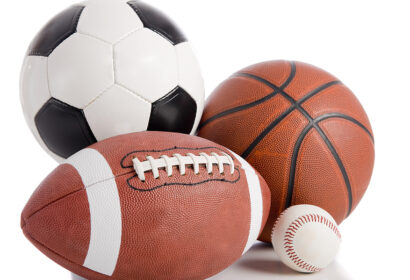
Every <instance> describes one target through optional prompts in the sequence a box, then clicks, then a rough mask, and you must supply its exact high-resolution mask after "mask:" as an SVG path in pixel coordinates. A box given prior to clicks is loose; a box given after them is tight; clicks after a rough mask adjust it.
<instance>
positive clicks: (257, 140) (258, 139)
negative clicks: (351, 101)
mask: <svg viewBox="0 0 410 280" xmlns="http://www.w3.org/2000/svg"><path fill="white" fill-rule="evenodd" d="M340 83H341V82H340V81H332V82H329V83H326V84H324V85H322V86H320V87H318V88H316V89H314V90H312V91H311V92H309V93H308V94H306V95H305V96H304V97H302V98H301V99H300V100H299V101H297V102H295V103H293V104H292V106H290V107H289V108H288V109H287V110H286V111H285V112H283V113H282V114H281V115H280V116H279V117H277V118H276V119H275V120H274V121H273V122H272V123H271V124H270V125H269V126H268V127H266V128H265V129H264V130H263V131H262V132H261V133H260V134H259V135H258V137H256V138H255V140H254V141H253V142H252V143H251V144H250V145H249V147H248V148H247V149H246V150H245V151H244V152H243V153H242V157H243V158H247V157H248V156H249V155H250V154H251V153H252V151H253V149H255V147H256V146H257V145H258V144H259V143H260V142H261V141H262V140H263V139H264V138H265V137H266V135H268V134H269V132H270V131H271V130H272V129H274V128H275V127H276V126H277V125H278V124H279V123H280V122H281V121H282V120H283V119H284V118H286V117H287V116H288V115H289V114H290V113H292V112H293V111H294V110H295V109H296V108H298V109H300V108H301V107H300V105H301V104H303V103H304V102H306V101H307V100H309V99H310V98H312V97H313V96H315V95H317V94H319V93H320V92H322V91H323V90H325V89H327V88H329V87H331V86H334V85H337V84H340ZM310 119H311V118H310Z"/></svg>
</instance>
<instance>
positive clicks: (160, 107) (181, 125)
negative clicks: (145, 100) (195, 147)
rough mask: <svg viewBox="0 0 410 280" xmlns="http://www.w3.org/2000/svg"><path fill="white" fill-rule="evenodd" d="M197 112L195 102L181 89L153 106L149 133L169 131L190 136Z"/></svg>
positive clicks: (177, 88)
mask: <svg viewBox="0 0 410 280" xmlns="http://www.w3.org/2000/svg"><path fill="white" fill-rule="evenodd" d="M196 112H197V105H196V102H195V100H194V99H193V98H192V97H191V96H190V95H189V94H188V93H187V92H186V91H185V90H184V89H183V88H181V87H176V88H175V89H174V90H173V91H171V92H170V93H169V94H167V95H166V96H164V97H163V98H161V99H159V100H157V101H156V102H154V103H153V104H152V110H151V116H150V120H149V124H148V130H149V131H169V132H180V133H185V134H189V133H191V130H192V128H193V126H194V122H195V117H196Z"/></svg>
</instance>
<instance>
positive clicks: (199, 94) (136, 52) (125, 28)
mask: <svg viewBox="0 0 410 280" xmlns="http://www.w3.org/2000/svg"><path fill="white" fill-rule="evenodd" d="M131 2H132V3H131ZM131 2H130V3H131V4H128V1H126V0H118V1H117V0H116V1H113V0H101V1H100V0H89V1H85V2H83V3H82V4H81V5H76V6H72V7H70V8H68V9H66V10H65V11H63V12H62V13H60V14H59V15H57V16H56V17H55V18H53V19H52V20H51V21H50V22H49V23H48V24H46V26H45V27H44V28H43V29H42V30H41V31H40V32H39V34H38V35H37V36H36V37H35V38H34V40H33V42H32V44H31V46H30V48H29V51H28V53H27V57H26V58H25V63H24V65H23V69H22V74H21V86H20V87H21V95H20V96H21V102H22V105H23V111H24V113H25V116H26V119H27V123H28V124H29V127H30V129H31V130H32V132H33V134H34V135H35V137H36V139H37V140H38V142H39V143H40V144H41V145H42V147H43V148H44V149H45V150H46V151H47V152H48V153H49V154H50V155H51V156H52V157H53V158H55V159H56V160H57V161H59V162H61V161H62V160H64V158H66V157H67V155H71V154H72V152H71V153H69V154H67V151H66V150H64V151H61V150H59V149H56V146H57V145H58V144H59V143H54V144H53V145H52V146H49V145H46V143H45V142H47V141H45V140H47V139H42V137H41V136H40V134H39V131H38V130H37V127H36V125H35V121H34V118H35V115H36V114H37V113H38V111H39V110H40V109H41V108H42V107H43V105H45V103H46V102H47V100H49V99H50V98H51V97H52V98H55V99H57V100H60V101H61V102H63V103H66V104H68V105H70V106H72V107H75V108H78V109H80V110H84V112H85V115H86V119H87V120H86V122H88V125H89V126H90V129H91V131H92V132H93V134H94V136H95V138H96V139H97V140H103V139H106V138H108V137H112V136H115V135H120V134H123V133H131V132H136V131H144V130H146V129H147V127H148V125H149V117H150V113H151V108H152V106H151V105H152V103H155V102H157V101H158V100H160V99H161V98H163V97H164V96H166V95H167V94H169V93H170V92H171V91H172V90H173V89H175V88H177V87H180V88H182V89H183V90H184V91H185V92H186V93H187V94H188V95H189V96H190V97H191V98H192V99H193V100H194V101H195V102H194V103H195V105H192V104H193V103H192V102H190V104H191V105H187V104H186V102H184V104H183V105H186V106H187V108H188V109H187V110H184V109H182V110H181V108H178V111H183V112H188V111H189V113H190V114H189V116H187V114H184V115H183V116H182V117H181V118H180V119H177V120H175V122H174V123H171V122H168V123H167V124H166V125H163V126H162V127H163V128H164V130H166V131H169V130H172V131H179V132H185V133H189V134H195V132H196V130H197V127H198V124H199V121H200V118H201V115H202V111H203V106H204V95H205V94H204V84H203V80H202V76H201V73H200V68H199V65H198V62H197V60H196V57H195V55H194V53H193V51H192V49H191V46H190V44H189V43H188V42H187V40H186V38H185V37H184V36H183V35H182V33H181V31H179V30H178V28H177V27H176V26H175V25H174V24H173V23H172V22H171V21H170V20H169V19H168V18H167V17H166V16H165V15H163V14H162V13H161V12H159V11H157V10H156V9H154V8H151V7H149V6H148V5H147V4H144V3H141V2H134V1H131ZM134 9H135V10H137V13H136V11H135V10H134ZM140 17H141V18H140ZM142 19H143V20H144V23H143V22H142ZM144 26H145V27H144ZM150 27H152V29H150ZM116 93H118V94H116ZM195 106H196V112H195V113H192V111H193V110H194V107H195ZM119 111H120V112H119ZM101 112H103V113H104V115H102V114H101ZM68 114H70V112H68ZM159 114H160V115H165V113H163V112H159ZM190 118H192V119H190ZM64 125H65V123H60V124H59V126H60V127H63V126H64ZM73 125H75V124H73ZM153 126H154V125H153ZM188 126H190V127H188ZM154 127H158V123H157V124H156V125H155V126H154ZM44 133H45V132H44V131H43V134H44ZM47 133H49V134H53V132H52V131H49V132H47ZM65 136H66V135H65ZM70 136H73V137H70ZM77 136H78V135H69V136H68V137H64V138H65V141H67V140H68V139H73V138H76V137H77ZM72 142H73V143H72V146H73V147H75V148H78V147H81V148H84V147H86V145H84V143H82V142H81V143H75V140H72ZM48 144H49V143H48ZM65 144H66V143H62V144H61V145H62V146H64V145H65ZM73 147H70V149H71V150H74V148H73ZM76 151H78V149H77V150H74V152H76Z"/></svg>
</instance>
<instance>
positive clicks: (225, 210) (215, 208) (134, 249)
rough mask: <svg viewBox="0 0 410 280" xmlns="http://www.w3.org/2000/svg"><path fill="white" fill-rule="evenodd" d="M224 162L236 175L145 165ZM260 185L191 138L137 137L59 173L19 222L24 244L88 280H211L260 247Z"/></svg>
mask: <svg viewBox="0 0 410 280" xmlns="http://www.w3.org/2000/svg"><path fill="white" fill-rule="evenodd" d="M214 152H215V153H217V154H218V155H220V156H223V155H224V154H223V153H226V154H228V155H229V156H230V157H231V158H232V160H233V173H231V166H230V165H227V164H224V165H223V169H222V171H223V173H220V170H219V167H218V165H217V164H213V165H212V174H208V170H207V166H206V165H204V164H201V165H199V170H198V174H195V172H194V170H193V165H186V166H185V167H186V174H185V175H182V174H181V169H180V167H178V166H173V168H172V170H171V171H172V175H171V176H170V177H168V173H167V170H165V169H161V168H160V169H159V170H158V171H159V174H158V175H159V177H158V178H154V176H155V175H154V172H151V171H149V170H148V171H146V172H145V173H144V175H145V181H142V180H140V178H139V177H138V174H137V172H136V170H135V169H134V167H133V159H134V160H135V158H137V159H138V160H139V161H141V162H143V161H146V160H147V159H146V157H147V156H152V157H153V158H154V159H158V158H160V157H161V156H163V155H166V156H169V157H170V158H171V157H173V155H174V154H176V153H179V154H181V155H182V156H185V155H187V154H188V153H192V154H194V155H196V156H199V153H206V154H208V155H209V156H212V153H214ZM269 207H270V191H269V188H268V187H267V185H266V182H265V181H264V180H263V178H262V177H261V176H260V175H259V174H258V173H257V172H256V171H255V170H254V169H253V168H251V167H250V165H249V164H247V163H246V162H245V161H244V160H243V159H241V158H239V157H238V156H236V155H234V154H233V153H232V152H231V151H229V150H228V149H226V148H224V147H222V146H220V145H218V144H215V143H212V142H210V141H209V140H206V139H202V138H199V137H195V136H189V135H182V134H176V133H165V132H141V133H134V134H128V135H122V136H117V137H114V138H110V139H107V140H104V141H102V142H98V143H96V144H94V145H92V146H90V147H89V148H87V149H84V150H82V151H80V152H78V153H77V154H75V155H73V156H72V157H70V158H69V159H68V160H67V161H66V162H65V163H62V164H61V165H60V166H58V167H57V168H56V169H55V170H54V171H53V172H52V173H51V174H50V175H49V176H48V177H47V178H46V179H45V180H44V181H43V182H42V183H41V184H40V186H39V187H38V188H37V190H36V191H35V192H34V194H33V195H32V197H31V198H30V200H29V202H28V203H27V205H26V207H25V208H24V210H23V212H22V219H21V226H22V229H23V232H24V234H25V235H26V237H27V238H28V239H29V240H30V241H31V242H32V243H33V244H34V245H35V246H36V247H37V248H38V249H39V250H40V251H42V252H43V253H44V254H45V255H47V256H48V257H50V258H51V259H52V260H54V261H55V262H57V263H58V264H60V265H62V266H64V267H65V268H67V269H69V270H71V271H72V272H74V273H75V274H78V275H80V276H82V277H85V278H87V279H90V280H91V279H118V280H120V279H121V280H123V279H205V278H207V277H210V276H211V275H214V274H216V273H218V272H219V271H221V270H223V269H225V268H226V267H228V266H229V265H230V264H232V263H233V262H234V261H236V260H237V259H238V258H239V257H240V256H241V255H242V254H244V253H245V252H246V251H247V250H248V249H249V247H250V246H251V245H252V244H253V243H254V241H256V239H257V237H258V235H259V234H260V233H261V232H262V229H263V226H264V224H265V222H266V220H267V217H268V214H269Z"/></svg>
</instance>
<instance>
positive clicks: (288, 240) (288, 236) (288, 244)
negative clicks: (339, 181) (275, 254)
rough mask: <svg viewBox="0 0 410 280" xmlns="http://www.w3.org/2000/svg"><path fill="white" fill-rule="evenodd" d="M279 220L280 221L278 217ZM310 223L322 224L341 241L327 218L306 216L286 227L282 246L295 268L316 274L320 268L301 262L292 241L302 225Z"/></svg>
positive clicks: (334, 226) (336, 230)
mask: <svg viewBox="0 0 410 280" xmlns="http://www.w3.org/2000/svg"><path fill="white" fill-rule="evenodd" d="M284 212H286V211H284ZM283 214H284V213H282V215H283ZM282 215H281V216H282ZM279 219H280V217H279ZM279 219H278V220H277V221H276V223H277V222H278V221H279ZM311 222H316V223H321V224H324V225H325V226H327V227H328V228H329V229H331V230H332V231H333V232H334V233H335V234H336V236H337V237H338V238H339V239H341V235H340V232H339V230H338V228H337V226H336V225H335V224H334V223H333V222H332V221H330V220H329V219H327V218H325V217H323V216H321V215H319V214H307V215H304V216H301V217H299V218H297V219H296V220H294V221H293V222H292V224H291V225H290V226H289V227H288V229H287V231H286V232H285V237H284V243H283V245H284V248H285V252H286V254H287V255H288V257H289V258H290V260H292V261H293V262H294V263H295V264H296V265H297V266H299V267H300V268H302V269H304V270H307V271H310V272H317V271H320V270H321V268H319V267H316V266H314V265H311V264H308V263H306V262H305V261H303V260H302V259H301V258H299V256H298V255H297V254H296V251H295V248H294V246H293V239H294V237H295V234H296V232H297V231H298V230H299V229H300V228H301V227H302V226H303V225H304V224H307V223H311ZM276 223H275V225H274V228H275V227H276Z"/></svg>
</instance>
